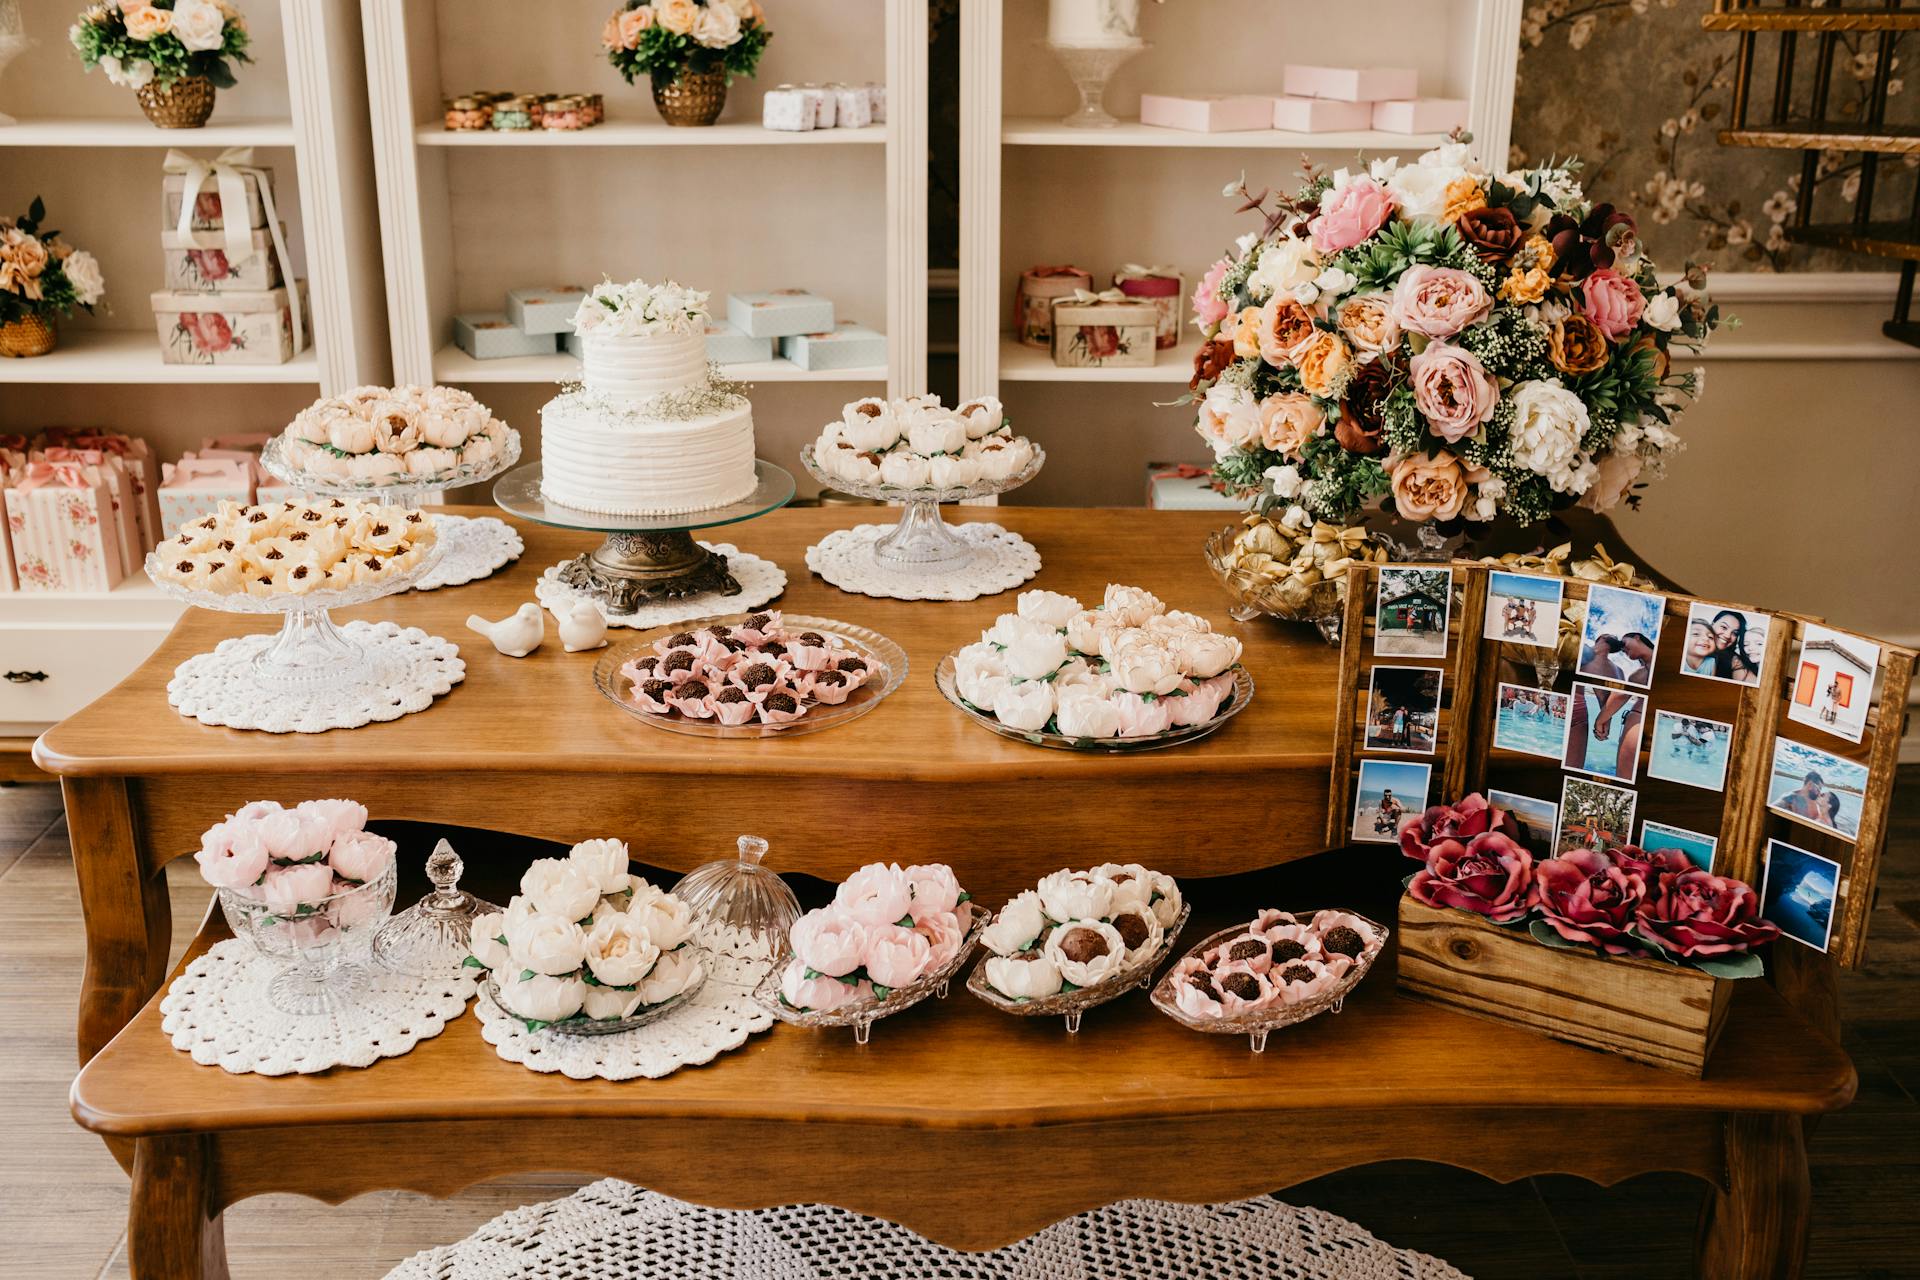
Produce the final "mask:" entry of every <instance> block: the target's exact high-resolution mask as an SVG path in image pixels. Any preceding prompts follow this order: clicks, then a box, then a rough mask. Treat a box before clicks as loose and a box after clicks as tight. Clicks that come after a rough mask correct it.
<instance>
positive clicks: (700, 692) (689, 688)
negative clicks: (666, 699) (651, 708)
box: [675, 680, 707, 698]
mask: <svg viewBox="0 0 1920 1280" xmlns="http://www.w3.org/2000/svg"><path fill="white" fill-rule="evenodd" d="M675 696H676V697H681V698H704V697H706V696H707V682H706V681H705V680H689V681H687V682H686V683H685V684H683V685H681V686H680V692H679V693H678V694H676V695H675Z"/></svg>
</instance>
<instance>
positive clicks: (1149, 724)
mask: <svg viewBox="0 0 1920 1280" xmlns="http://www.w3.org/2000/svg"><path fill="white" fill-rule="evenodd" d="M1112 701H1113V705H1114V706H1115V707H1117V708H1119V711H1120V732H1119V733H1118V734H1116V735H1115V736H1116V737H1121V738H1145V737H1150V736H1151V735H1153V734H1156V733H1164V732H1165V731H1166V730H1167V729H1168V728H1169V727H1170V726H1171V725H1172V724H1173V705H1172V704H1173V702H1174V701H1175V700H1174V699H1171V698H1156V697H1153V696H1152V695H1150V694H1139V693H1116V694H1114V695H1113V699H1112Z"/></svg>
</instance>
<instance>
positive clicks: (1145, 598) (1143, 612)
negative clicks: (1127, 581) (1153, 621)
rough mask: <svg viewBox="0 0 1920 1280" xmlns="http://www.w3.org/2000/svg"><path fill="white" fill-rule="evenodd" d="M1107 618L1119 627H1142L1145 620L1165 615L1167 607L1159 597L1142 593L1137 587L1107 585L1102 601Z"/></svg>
mask: <svg viewBox="0 0 1920 1280" xmlns="http://www.w3.org/2000/svg"><path fill="white" fill-rule="evenodd" d="M1104 604H1105V607H1106V611H1107V616H1109V617H1111V618H1112V619H1113V622H1114V625H1115V626H1119V627H1143V626H1145V625H1146V624H1147V619H1149V618H1151V617H1153V616H1155V615H1156V614H1161V613H1165V612H1166V610H1167V606H1166V605H1165V604H1164V603H1162V602H1161V600H1160V597H1159V596H1156V595H1154V594H1153V593H1152V592H1151V591H1142V590H1141V589H1140V588H1139V587H1123V586H1120V585H1119V584H1118V583H1108V584H1107V595H1106V600H1105V601H1104Z"/></svg>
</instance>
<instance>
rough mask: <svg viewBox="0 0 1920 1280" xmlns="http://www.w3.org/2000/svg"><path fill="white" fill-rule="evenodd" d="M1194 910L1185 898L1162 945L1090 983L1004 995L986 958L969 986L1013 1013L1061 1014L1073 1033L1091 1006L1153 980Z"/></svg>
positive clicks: (1034, 1015)
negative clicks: (989, 976)
mask: <svg viewBox="0 0 1920 1280" xmlns="http://www.w3.org/2000/svg"><path fill="white" fill-rule="evenodd" d="M1192 914H1193V904H1192V903H1189V902H1182V903H1181V904H1180V914H1179V915H1177V916H1175V917H1174V920H1173V924H1172V925H1171V926H1170V927H1169V928H1168V929H1167V931H1166V932H1165V933H1164V934H1162V935H1161V938H1160V945H1159V946H1157V947H1155V948H1154V949H1153V953H1152V954H1151V955H1149V956H1147V957H1146V958H1145V959H1144V960H1138V961H1135V962H1134V963H1133V964H1130V965H1128V966H1127V967H1126V968H1124V969H1122V970H1120V971H1119V972H1118V973H1113V974H1109V975H1108V976H1107V977H1105V978H1102V979H1101V980H1100V981H1098V982H1096V983H1094V984H1093V985H1092V986H1090V987H1080V988H1078V989H1076V990H1073V991H1062V992H1060V993H1058V994H1057V995H1051V996H1033V997H1022V998H1019V999H1015V998H1014V997H1012V996H1008V995H1002V994H1001V993H1000V992H999V991H996V990H994V988H993V987H992V986H991V985H990V984H989V983H988V982H987V964H986V961H984V960H982V961H981V962H980V963H979V964H977V965H975V966H974V967H973V972H972V973H970V974H968V975H967V990H968V991H970V992H972V993H973V994H974V995H976V996H978V997H980V998H981V999H982V1000H984V1001H986V1002H987V1003H988V1004H990V1005H992V1006H993V1007H994V1008H996V1009H998V1010H1000V1012H1002V1013H1011V1014H1013V1015H1014V1016H1015V1017H1020V1018H1047V1017H1054V1016H1056V1015H1057V1016H1059V1017H1062V1018H1065V1019H1066V1021H1067V1032H1068V1034H1070V1035H1071V1034H1073V1033H1075V1032H1077V1031H1079V1030H1080V1015H1081V1014H1083V1013H1085V1012H1086V1011H1087V1010H1089V1009H1092V1008H1096V1007H1098V1006H1100V1005H1103V1004H1106V1003H1107V1002H1108V1001H1109V1000H1117V999H1119V998H1120V997H1121V996H1123V995H1125V994H1127V992H1129V991H1132V990H1133V989H1134V988H1135V987H1145V986H1148V985H1150V984H1151V983H1152V982H1153V971H1154V970H1155V969H1157V968H1159V967H1160V963H1161V961H1163V960H1165V959H1166V958H1167V956H1168V954H1169V953H1171V952H1172V951H1173V944H1174V943H1175V942H1177V941H1178V940H1179V938H1180V931H1181V930H1182V929H1184V928H1186V927H1187V917H1188V916H1190V915H1192Z"/></svg>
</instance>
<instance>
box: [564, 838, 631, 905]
mask: <svg viewBox="0 0 1920 1280" xmlns="http://www.w3.org/2000/svg"><path fill="white" fill-rule="evenodd" d="M627 860H628V859H627V846H626V844H625V842H624V841H620V840H583V841H581V842H580V843H579V844H577V845H575V846H573V849H572V851H571V852H570V853H568V854H567V861H569V862H571V863H572V864H573V865H574V866H576V867H578V868H580V870H581V871H582V872H584V873H585V874H586V877H587V879H589V880H591V881H593V888H594V891H595V892H596V893H619V892H620V891H621V890H623V889H625V888H626V887H627Z"/></svg>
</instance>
